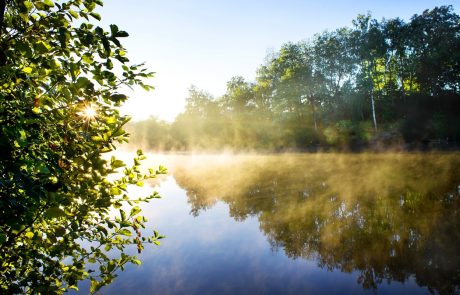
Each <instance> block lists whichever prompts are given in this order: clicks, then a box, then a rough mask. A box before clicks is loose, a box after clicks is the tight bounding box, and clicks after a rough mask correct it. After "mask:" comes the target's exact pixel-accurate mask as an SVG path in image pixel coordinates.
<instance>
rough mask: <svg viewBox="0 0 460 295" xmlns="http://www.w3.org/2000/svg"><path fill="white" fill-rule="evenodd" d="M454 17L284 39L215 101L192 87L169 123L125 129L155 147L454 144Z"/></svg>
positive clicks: (459, 65) (436, 12)
mask: <svg viewBox="0 0 460 295" xmlns="http://www.w3.org/2000/svg"><path fill="white" fill-rule="evenodd" d="M458 110H460V16H459V15H458V14H456V13H455V12H454V9H453V7H452V6H441V7H435V8H433V9H431V10H425V11H424V12H423V13H422V14H420V15H418V14H416V15H414V16H413V17H412V18H411V19H410V20H409V21H408V22H406V21H404V20H402V19H400V18H395V19H382V20H380V21H379V20H376V19H373V18H372V17H371V15H370V14H367V15H359V16H358V17H357V18H356V19H355V20H353V22H352V26H351V27H344V28H339V29H336V30H334V31H325V32H323V33H321V34H317V35H315V36H313V37H312V38H311V39H309V40H306V41H300V42H297V43H292V42H289V43H286V44H284V45H283V46H281V48H280V49H279V50H278V51H276V52H273V53H271V54H269V55H268V56H267V57H266V59H265V61H264V63H263V64H262V65H261V66H260V67H259V68H258V69H257V74H256V77H255V81H247V80H245V79H244V78H243V77H240V76H236V77H234V78H232V79H231V80H230V81H228V82H227V92H226V93H225V94H224V95H222V96H220V97H213V96H212V95H210V94H209V93H207V92H206V91H204V90H200V89H197V88H195V87H193V86H192V87H191V88H190V90H189V95H188V97H187V102H186V107H185V111H184V112H183V113H181V114H180V115H179V116H178V117H177V118H176V119H175V121H174V122H173V123H171V124H169V123H166V122H162V121H160V120H158V119H156V118H151V119H149V120H146V121H141V122H135V123H132V124H131V125H130V126H129V130H130V131H131V133H132V135H131V142H132V143H134V144H136V145H139V144H142V145H143V146H144V147H145V148H149V149H156V150H191V149H210V150H212V149H221V148H231V149H239V150H245V149H259V150H278V151H279V150H318V149H330V148H333V149H341V150H356V149H358V150H359V149H367V148H372V149H388V148H389V149H396V148H397V149H401V148H402V149H424V148H455V147H457V146H458V143H459V140H460V116H458Z"/></svg>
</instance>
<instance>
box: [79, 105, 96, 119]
mask: <svg viewBox="0 0 460 295" xmlns="http://www.w3.org/2000/svg"><path fill="white" fill-rule="evenodd" d="M80 116H82V117H83V118H84V119H85V120H87V121H91V120H93V119H94V118H96V116H97V109H96V107H95V106H94V105H91V104H89V105H87V106H85V107H84V109H83V110H82V112H81V113H80Z"/></svg>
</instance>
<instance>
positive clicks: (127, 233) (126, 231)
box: [118, 228, 132, 236]
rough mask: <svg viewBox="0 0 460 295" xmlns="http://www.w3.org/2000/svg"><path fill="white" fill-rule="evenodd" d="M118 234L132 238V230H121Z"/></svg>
mask: <svg viewBox="0 0 460 295" xmlns="http://www.w3.org/2000/svg"><path fill="white" fill-rule="evenodd" d="M118 233H119V234H120V235H124V236H132V232H131V231H130V230H127V229H125V228H123V229H120V230H119V231H118Z"/></svg>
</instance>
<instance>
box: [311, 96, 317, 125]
mask: <svg viewBox="0 0 460 295" xmlns="http://www.w3.org/2000/svg"><path fill="white" fill-rule="evenodd" d="M310 103H311V108H312V111H313V122H314V123H315V131H316V132H318V123H317V122H316V108H315V102H314V100H313V97H310Z"/></svg>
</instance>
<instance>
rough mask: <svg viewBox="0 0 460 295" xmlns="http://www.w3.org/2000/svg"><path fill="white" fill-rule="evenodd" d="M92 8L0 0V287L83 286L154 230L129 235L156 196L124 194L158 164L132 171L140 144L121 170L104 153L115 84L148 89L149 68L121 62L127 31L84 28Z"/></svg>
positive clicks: (128, 259) (115, 120)
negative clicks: (145, 170)
mask: <svg viewBox="0 0 460 295" xmlns="http://www.w3.org/2000/svg"><path fill="white" fill-rule="evenodd" d="M101 5H102V1H101V0H69V1H50V0H42V1H39V0H38V1H26V0H15V1H12V0H0V293H1V294H61V293H64V292H66V291H68V290H69V289H78V282H79V281H81V280H90V281H91V283H90V292H91V293H94V292H96V291H97V290H98V289H99V288H101V287H102V286H104V285H106V284H109V283H110V282H111V281H112V280H113V279H114V277H115V272H117V271H118V270H120V269H123V268H124V267H125V266H126V264H127V263H135V264H139V263H140V261H139V260H137V259H136V257H135V256H134V255H131V254H128V253H127V250H126V247H127V246H128V245H132V246H133V247H134V249H135V248H136V247H137V249H138V251H139V252H140V251H142V249H143V247H144V244H145V243H159V242H158V239H159V238H161V237H160V236H159V235H158V233H156V232H154V231H153V230H152V231H151V232H150V233H149V234H143V233H141V231H140V230H141V229H142V228H143V227H145V221H146V219H145V218H143V217H142V216H141V215H139V213H140V211H141V210H140V208H139V207H137V206H134V202H136V203H137V202H138V201H146V200H149V199H151V198H154V197H157V195H156V194H152V195H151V196H147V197H145V198H141V199H137V198H135V199H134V198H131V197H129V196H128V195H129V193H128V191H127V190H128V187H129V186H130V185H139V186H140V185H142V181H143V180H144V179H148V178H153V177H155V175H156V174H158V173H163V172H164V170H163V169H159V171H153V170H152V171H150V172H149V173H148V174H144V173H141V172H140V169H139V166H140V161H141V160H142V159H143V157H144V156H143V155H142V153H141V152H138V155H137V157H136V158H135V159H134V165H133V166H132V167H126V168H125V169H124V170H120V168H122V167H125V164H124V163H123V162H122V161H121V160H118V159H116V158H115V157H111V158H110V157H107V156H104V153H107V152H110V151H113V150H114V148H115V146H114V145H115V144H116V143H122V142H125V141H127V134H126V132H125V131H124V130H123V126H124V125H125V124H126V122H128V121H129V118H127V117H124V116H121V115H120V113H119V111H118V108H117V107H118V106H120V104H121V103H123V102H124V101H125V100H126V99H127V97H126V96H125V95H123V94H122V93H120V92H119V90H120V87H121V86H122V85H128V86H130V85H139V86H141V87H144V88H146V89H150V88H151V87H150V86H148V85H146V84H144V79H145V78H148V77H150V76H152V74H151V73H149V72H148V71H146V69H145V68H144V67H143V66H142V65H141V66H139V65H133V64H131V63H130V61H129V59H128V58H127V56H126V52H125V49H124V48H123V46H122V45H121V43H120V42H121V41H120V39H121V38H123V37H127V36H128V33H126V32H125V31H122V30H120V29H119V28H118V26H116V25H110V31H106V30H104V29H103V28H101V27H99V26H97V25H94V23H97V20H99V19H100V15H99V14H97V13H96V11H95V9H96V7H97V6H101ZM115 173H118V177H115V176H116V175H114V174H115ZM110 175H111V176H110ZM109 177H110V178H109ZM122 206H123V207H122ZM115 209H116V210H115ZM109 251H110V254H109V253H108V252H109Z"/></svg>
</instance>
